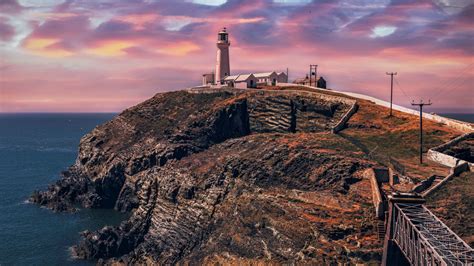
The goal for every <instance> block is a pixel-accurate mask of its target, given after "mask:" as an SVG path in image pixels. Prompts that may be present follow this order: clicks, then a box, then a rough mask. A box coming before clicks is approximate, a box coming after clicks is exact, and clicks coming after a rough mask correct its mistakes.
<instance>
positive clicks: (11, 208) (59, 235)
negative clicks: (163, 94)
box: [0, 114, 474, 266]
mask: <svg viewBox="0 0 474 266" xmlns="http://www.w3.org/2000/svg"><path fill="white" fill-rule="evenodd" d="M113 116H114V114H0V266H6V265H92V264H93V263H92V262H87V261H82V260H73V259H71V258H70V254H69V248H70V247H71V246H72V245H74V244H75V243H77V241H78V240H79V239H80V236H79V232H81V231H83V230H96V229H99V228H101V227H103V226H104V225H114V224H118V223H119V222H120V221H121V220H123V219H124V218H125V216H124V215H123V214H120V213H117V212H115V211H113V210H87V209H82V210H80V211H79V212H77V213H72V214H71V213H53V212H51V211H50V210H47V209H45V208H40V207H38V206H37V205H34V204H30V203H26V202H25V201H26V199H27V198H28V197H29V195H31V193H32V192H33V190H35V189H45V188H46V187H47V185H49V184H52V183H53V182H54V181H55V180H57V179H58V178H59V175H58V174H59V173H60V172H61V171H62V170H65V169H66V168H67V167H68V166H69V165H71V164H72V163H73V162H74V160H75V158H76V154H77V145H78V143H79V140H80V138H81V137H82V136H83V135H84V134H86V133H87V132H89V131H90V130H91V129H93V128H94V127H95V126H96V125H98V124H101V123H103V122H105V121H107V120H110V119H111V118H112V117H113ZM446 116H449V117H452V118H454V119H459V120H464V121H470V122H474V114H447V115H446Z"/></svg>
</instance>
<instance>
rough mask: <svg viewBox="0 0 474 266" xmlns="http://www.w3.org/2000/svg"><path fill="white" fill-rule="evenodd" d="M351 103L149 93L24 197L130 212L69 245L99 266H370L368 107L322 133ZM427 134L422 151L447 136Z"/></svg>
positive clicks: (68, 207) (240, 93)
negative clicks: (339, 130)
mask: <svg viewBox="0 0 474 266" xmlns="http://www.w3.org/2000/svg"><path fill="white" fill-rule="evenodd" d="M351 101H352V102H354V101H353V100H351V99H349V98H348V97H340V96H337V95H336V96H335V95H324V94H321V93H308V92H305V91H294V90H291V91H285V90H279V91H257V90H233V89H223V90H215V91H212V90H209V91H205V90H203V91H177V92H169V93H161V94H157V95H156V96H154V97H153V98H151V99H149V100H147V101H145V102H143V103H141V104H139V105H137V106H135V107H132V108H129V109H127V110H125V111H124V112H122V113H121V114H120V115H118V116H117V117H115V118H114V119H113V120H111V121H109V122H107V123H105V124H103V125H100V126H98V127H97V128H95V129H94V130H93V131H92V132H90V133H89V134H87V135H85V136H84V137H83V138H82V139H81V142H80V145H79V153H78V157H77V160H76V162H75V164H74V165H72V166H71V167H70V168H69V169H68V170H67V171H65V172H64V173H63V177H62V178H61V179H60V180H58V181H57V182H56V183H55V184H53V185H51V186H50V187H49V188H48V189H47V190H46V191H37V192H35V193H34V194H33V195H32V197H31V201H33V202H35V203H38V204H40V205H43V206H46V207H48V208H50V209H53V210H55V211H72V210H74V209H75V208H77V206H82V207H84V208H114V209H116V210H117V211H122V212H130V213H131V216H130V218H129V219H128V220H126V221H124V222H122V223H121V225H120V226H118V227H109V226H107V227H104V228H103V229H101V230H99V231H96V232H88V231H86V232H83V239H82V241H81V242H80V243H78V245H76V246H75V247H74V248H73V252H74V255H75V256H77V257H79V258H85V259H95V260H98V261H99V262H100V263H106V264H109V263H161V264H170V263H171V264H172V263H192V264H194V263H196V264H211V263H235V264H241V263H292V262H301V263H337V262H351V263H358V262H370V261H378V260H379V259H380V254H381V243H380V241H379V240H378V239H377V236H376V231H375V229H374V228H375V225H376V221H375V218H373V217H374V216H375V215H374V210H373V208H372V206H371V202H372V199H371V191H370V183H369V180H366V179H364V178H363V175H362V172H363V171H364V170H365V169H367V168H369V167H371V166H373V165H377V164H383V163H384V160H377V157H371V156H368V155H370V152H371V150H367V148H366V147H365V146H364V143H365V142H364V141H366V139H364V138H362V139H361V140H358V139H355V138H356V136H359V134H358V133H357V131H358V130H359V131H360V130H365V131H369V132H372V131H371V130H377V131H380V130H381V129H383V127H384V125H382V124H380V125H378V124H377V121H375V120H374V121H372V123H367V119H365V117H364V115H365V114H366V113H364V112H369V111H370V110H372V109H371V108H374V107H368V106H370V105H369V104H368V103H366V102H361V104H362V106H365V107H367V108H365V107H364V108H365V109H364V110H363V111H362V112H361V113H360V114H358V115H357V116H356V117H355V118H354V119H351V120H350V121H349V129H348V131H347V133H346V134H345V135H344V134H342V135H336V134H331V133H330V132H331V130H332V129H333V128H334V127H335V126H336V125H337V124H338V122H339V121H341V119H342V118H343V117H344V115H345V114H346V113H347V112H348V111H349V110H350V109H351ZM368 110H369V111H368ZM396 123H397V126H400V125H405V124H407V123H408V124H409V123H411V120H409V119H406V120H400V119H399V120H397V121H396ZM390 130H392V128H391V129H390ZM353 132H354V133H353ZM440 132H441V133H439V132H438V133H437V134H438V135H439V136H440V137H437V136H438V135H436V136H435V137H433V139H434V140H435V141H439V142H441V141H444V140H445V139H446V138H448V137H450V136H451V134H454V133H452V132H444V131H442V130H441V131H440ZM378 136H380V134H378ZM364 137H367V136H364ZM368 153H369V154H368ZM390 162H392V161H390ZM402 163H403V161H402Z"/></svg>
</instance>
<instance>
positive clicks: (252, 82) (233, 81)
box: [224, 74, 257, 89]
mask: <svg viewBox="0 0 474 266" xmlns="http://www.w3.org/2000/svg"><path fill="white" fill-rule="evenodd" d="M224 82H225V84H226V85H227V86H229V87H235V88H240V89H246V88H256V87H257V78H256V77H255V76H254V75H253V74H244V75H233V76H227V77H225V78H224Z"/></svg>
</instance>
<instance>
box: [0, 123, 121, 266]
mask: <svg viewBox="0 0 474 266" xmlns="http://www.w3.org/2000/svg"><path fill="white" fill-rule="evenodd" d="M113 116H114V115H113V114H0V265H1V266H6V265H91V264H92V263H91V262H87V261H82V260H73V259H71V258H70V254H69V250H68V249H69V247H71V246H72V245H74V244H75V243H77V241H78V240H79V239H80V235H79V233H80V232H81V231H83V230H96V229H99V228H101V227H103V226H104V225H108V224H118V223H119V222H120V221H121V220H122V219H124V215H123V214H120V213H118V212H115V211H113V210H87V209H82V210H80V211H79V212H76V213H72V214H71V213H54V212H52V211H50V210H47V209H45V208H40V207H38V206H37V205H34V204H30V203H26V202H25V201H26V200H27V198H28V197H29V195H31V193H32V192H33V190H35V189H45V188H46V187H47V185H48V184H51V183H53V182H54V181H55V180H57V179H58V178H59V175H58V174H59V173H60V172H61V171H62V170H65V169H66V168H67V167H68V166H69V165H71V164H72V163H73V162H74V160H75V158H76V154H77V146H78V144H79V140H80V138H81V137H82V136H83V135H84V134H86V133H87V132H89V131H90V130H91V129H93V128H94V127H95V126H96V125H98V124H101V123H103V122H105V121H107V120H110V119H111V118H112V117H113Z"/></svg>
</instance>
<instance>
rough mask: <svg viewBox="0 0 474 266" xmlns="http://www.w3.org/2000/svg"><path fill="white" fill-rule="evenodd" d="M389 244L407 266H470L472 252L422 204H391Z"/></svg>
mask: <svg viewBox="0 0 474 266" xmlns="http://www.w3.org/2000/svg"><path fill="white" fill-rule="evenodd" d="M393 211H394V213H393V216H392V217H393V219H392V221H391V222H392V226H393V241H394V242H395V243H396V244H397V245H398V247H399V248H400V250H401V251H402V253H403V254H404V255H405V257H406V259H407V260H408V261H409V262H410V264H411V265H436V266H437V265H474V250H473V249H472V248H471V247H469V246H468V245H467V244H466V243H465V242H464V241H463V240H462V239H461V238H460V237H459V236H457V235H456V234H455V233H454V232H453V231H451V229H449V228H448V227H447V226H446V225H445V224H444V223H443V222H441V221H440V220H439V219H438V218H437V217H436V216H435V215H434V214H433V213H432V212H431V211H429V210H428V209H427V208H426V207H425V206H424V205H423V204H413V203H394V208H393Z"/></svg>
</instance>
